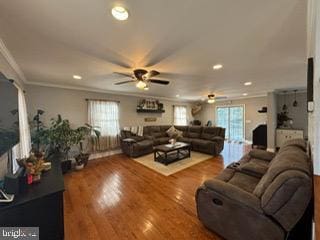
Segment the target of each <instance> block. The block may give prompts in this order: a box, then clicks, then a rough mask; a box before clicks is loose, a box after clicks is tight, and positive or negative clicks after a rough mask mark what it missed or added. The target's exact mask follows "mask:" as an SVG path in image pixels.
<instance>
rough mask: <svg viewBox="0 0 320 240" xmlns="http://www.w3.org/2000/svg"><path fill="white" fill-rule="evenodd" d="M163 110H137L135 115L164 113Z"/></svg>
mask: <svg viewBox="0 0 320 240" xmlns="http://www.w3.org/2000/svg"><path fill="white" fill-rule="evenodd" d="M164 112H165V111H164V110H163V109H155V110H154V109H137V113H164Z"/></svg>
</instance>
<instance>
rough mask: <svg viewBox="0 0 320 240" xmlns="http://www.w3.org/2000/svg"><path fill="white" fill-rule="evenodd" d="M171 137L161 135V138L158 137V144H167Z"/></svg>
mask: <svg viewBox="0 0 320 240" xmlns="http://www.w3.org/2000/svg"><path fill="white" fill-rule="evenodd" d="M169 139H170V138H169V137H161V138H158V139H157V142H158V145H159V144H167V143H169Z"/></svg>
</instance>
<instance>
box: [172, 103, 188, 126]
mask: <svg viewBox="0 0 320 240" xmlns="http://www.w3.org/2000/svg"><path fill="white" fill-rule="evenodd" d="M173 115H174V119H173V124H174V125H180V126H185V125H187V107H185V106H173Z"/></svg>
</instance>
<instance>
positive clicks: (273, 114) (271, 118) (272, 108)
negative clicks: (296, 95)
mask: <svg viewBox="0 0 320 240" xmlns="http://www.w3.org/2000/svg"><path fill="white" fill-rule="evenodd" d="M267 98H268V100H267V101H268V114H267V116H268V119H267V125H268V150H269V151H274V150H275V146H276V144H275V142H276V137H275V133H276V127H277V96H276V94H275V93H274V92H269V93H268V97H267Z"/></svg>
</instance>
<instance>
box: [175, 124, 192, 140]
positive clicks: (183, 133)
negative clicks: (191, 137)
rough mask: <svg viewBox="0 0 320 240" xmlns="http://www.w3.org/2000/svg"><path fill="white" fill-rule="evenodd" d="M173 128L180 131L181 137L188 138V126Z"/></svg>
mask: <svg viewBox="0 0 320 240" xmlns="http://www.w3.org/2000/svg"><path fill="white" fill-rule="evenodd" d="M174 128H175V129H177V130H179V131H182V136H183V137H188V129H189V127H188V126H177V125H175V126H174Z"/></svg>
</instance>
